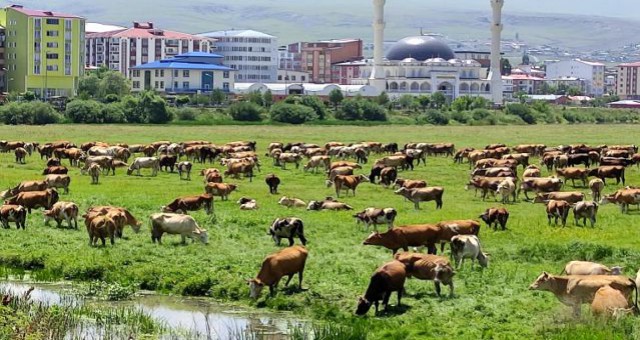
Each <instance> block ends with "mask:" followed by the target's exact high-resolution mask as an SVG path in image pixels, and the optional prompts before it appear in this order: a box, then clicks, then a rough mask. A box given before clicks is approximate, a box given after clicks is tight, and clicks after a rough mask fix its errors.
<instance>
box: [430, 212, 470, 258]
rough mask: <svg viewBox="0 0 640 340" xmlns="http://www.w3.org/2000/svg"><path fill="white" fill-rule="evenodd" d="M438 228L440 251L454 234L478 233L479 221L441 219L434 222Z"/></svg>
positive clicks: (442, 250)
mask: <svg viewBox="0 0 640 340" xmlns="http://www.w3.org/2000/svg"><path fill="white" fill-rule="evenodd" d="M436 227H438V228H440V236H439V237H438V239H439V241H440V251H441V252H444V247H445V245H446V244H447V243H449V242H451V238H452V237H454V236H456V235H476V236H477V235H478V234H479V233H480V223H478V221H474V220H455V221H442V222H438V223H437V224H436Z"/></svg>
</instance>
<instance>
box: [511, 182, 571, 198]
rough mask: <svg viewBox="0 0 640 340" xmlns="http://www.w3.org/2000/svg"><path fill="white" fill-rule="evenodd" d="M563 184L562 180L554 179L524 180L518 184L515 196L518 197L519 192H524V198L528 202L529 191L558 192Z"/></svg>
mask: <svg viewBox="0 0 640 340" xmlns="http://www.w3.org/2000/svg"><path fill="white" fill-rule="evenodd" d="M563 184H564V182H563V181H562V179H560V178H556V177H540V178H525V179H523V180H522V183H520V188H518V193H517V194H516V196H519V195H520V192H521V191H524V196H525V197H526V199H527V200H530V198H529V195H527V193H528V192H529V191H534V192H552V191H559V190H560V189H561V188H562V185H563Z"/></svg>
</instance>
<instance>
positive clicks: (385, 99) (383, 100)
mask: <svg viewBox="0 0 640 340" xmlns="http://www.w3.org/2000/svg"><path fill="white" fill-rule="evenodd" d="M376 101H377V102H378V104H380V105H383V106H387V105H388V104H389V102H391V100H390V99H389V95H388V94H387V93H386V92H382V93H380V95H379V96H378V97H377V98H376Z"/></svg>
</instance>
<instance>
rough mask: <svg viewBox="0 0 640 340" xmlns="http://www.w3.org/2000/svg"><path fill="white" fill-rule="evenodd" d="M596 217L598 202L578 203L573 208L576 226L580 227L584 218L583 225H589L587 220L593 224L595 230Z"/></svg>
mask: <svg viewBox="0 0 640 340" xmlns="http://www.w3.org/2000/svg"><path fill="white" fill-rule="evenodd" d="M596 215H598V203H596V202H585V201H583V202H578V203H576V204H575V205H574V206H573V218H574V219H575V221H576V225H577V226H579V225H580V223H579V222H580V219H581V218H582V224H583V225H584V226H586V225H587V219H589V221H590V222H591V227H592V228H593V227H594V226H595V224H596Z"/></svg>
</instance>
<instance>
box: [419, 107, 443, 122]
mask: <svg viewBox="0 0 640 340" xmlns="http://www.w3.org/2000/svg"><path fill="white" fill-rule="evenodd" d="M416 123H418V124H433V125H447V124H449V116H448V115H447V114H446V113H444V112H442V111H438V110H428V111H427V112H425V113H423V114H421V115H420V116H418V117H417V118H416Z"/></svg>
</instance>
